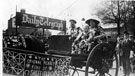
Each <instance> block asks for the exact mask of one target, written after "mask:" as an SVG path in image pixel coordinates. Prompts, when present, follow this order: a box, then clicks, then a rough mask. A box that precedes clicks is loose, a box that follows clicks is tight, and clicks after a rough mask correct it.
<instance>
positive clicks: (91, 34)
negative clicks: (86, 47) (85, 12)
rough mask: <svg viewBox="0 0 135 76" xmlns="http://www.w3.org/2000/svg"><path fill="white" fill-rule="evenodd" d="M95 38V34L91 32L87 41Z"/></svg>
mask: <svg viewBox="0 0 135 76" xmlns="http://www.w3.org/2000/svg"><path fill="white" fill-rule="evenodd" d="M93 38H94V34H93V33H92V32H90V33H89V38H88V39H87V40H86V41H87V42H89V41H92V40H93Z"/></svg>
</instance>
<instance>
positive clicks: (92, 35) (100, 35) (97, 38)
mask: <svg viewBox="0 0 135 76" xmlns="http://www.w3.org/2000/svg"><path fill="white" fill-rule="evenodd" d="M99 23H100V22H99V21H98V20H96V19H88V20H87V21H86V24H87V25H86V26H85V27H84V29H83V32H82V33H80V34H79V35H78V37H77V38H76V39H75V41H74V44H73V45H76V44H78V43H79V46H78V48H80V47H81V46H82V43H84V41H85V43H86V44H87V45H89V46H88V47H87V48H88V49H89V50H91V49H92V47H94V46H95V45H96V44H98V43H100V42H102V41H105V40H106V39H105V34H104V32H103V29H102V27H101V26H99ZM80 39H81V40H80ZM89 50H87V51H89ZM80 51H82V50H80ZM86 53H87V52H86Z"/></svg>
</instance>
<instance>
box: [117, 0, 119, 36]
mask: <svg viewBox="0 0 135 76" xmlns="http://www.w3.org/2000/svg"><path fill="white" fill-rule="evenodd" d="M117 6H118V22H117V27H118V36H119V35H120V4H119V0H118V5H117Z"/></svg>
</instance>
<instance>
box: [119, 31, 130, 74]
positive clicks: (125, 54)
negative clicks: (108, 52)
mask: <svg viewBox="0 0 135 76" xmlns="http://www.w3.org/2000/svg"><path fill="white" fill-rule="evenodd" d="M119 48H120V49H121V53H120V54H121V61H122V66H123V73H124V76H129V75H130V71H131V67H130V59H129V56H130V51H131V50H132V44H131V41H130V39H129V33H128V32H127V31H125V32H124V37H123V40H122V41H121V42H120V45H119Z"/></svg>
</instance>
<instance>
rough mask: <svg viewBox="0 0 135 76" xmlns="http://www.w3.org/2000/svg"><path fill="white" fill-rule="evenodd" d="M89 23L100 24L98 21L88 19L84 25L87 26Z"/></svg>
mask: <svg viewBox="0 0 135 76" xmlns="http://www.w3.org/2000/svg"><path fill="white" fill-rule="evenodd" d="M90 21H94V22H95V23H96V24H99V23H100V22H99V21H98V20H96V19H88V20H87V21H86V22H85V23H86V24H89V23H90Z"/></svg>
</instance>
